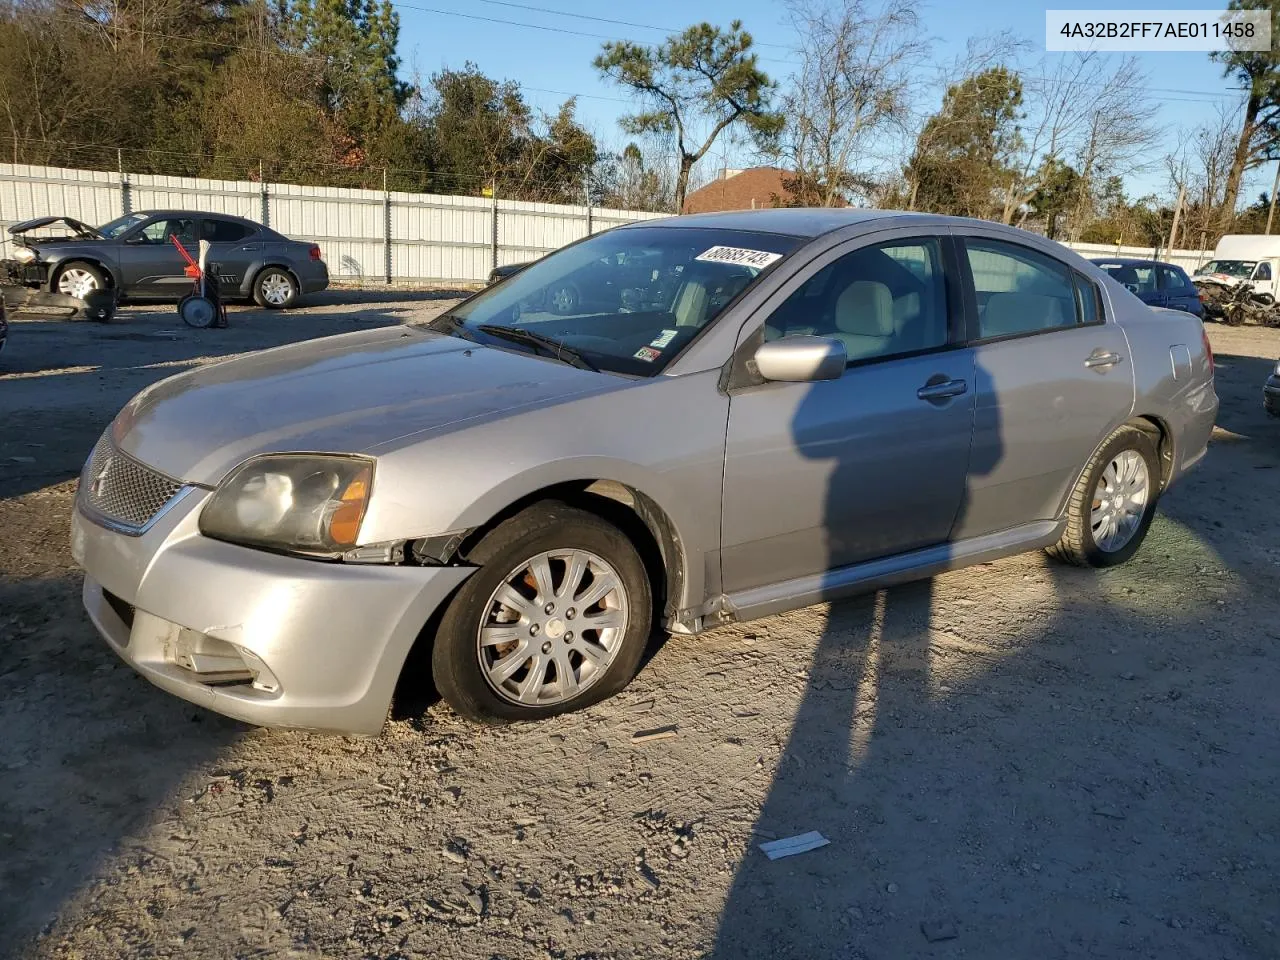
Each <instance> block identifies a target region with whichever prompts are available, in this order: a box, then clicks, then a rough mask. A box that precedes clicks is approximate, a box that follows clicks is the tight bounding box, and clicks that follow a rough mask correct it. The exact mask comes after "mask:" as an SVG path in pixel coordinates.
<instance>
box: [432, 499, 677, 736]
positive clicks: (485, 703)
mask: <svg viewBox="0 0 1280 960" xmlns="http://www.w3.org/2000/svg"><path fill="white" fill-rule="evenodd" d="M467 560H468V562H470V563H475V564H478V565H479V566H480V570H478V571H477V572H476V573H475V574H474V575H473V576H472V577H471V579H469V580H467V581H466V583H464V584H463V586H462V588H461V589H460V590H459V591H458V593H457V594H456V595H455V596H454V597H453V599H452V601H451V602H450V604H449V606H448V608H447V609H446V611H445V613H444V616H443V617H442V618H441V622H440V627H439V630H438V631H437V633H436V637H435V645H434V647H433V648H432V654H431V666H432V673H433V676H434V678H435V683H436V687H437V689H438V690H439V691H440V694H441V696H443V697H444V699H445V700H446V701H447V702H448V703H449V705H450V706H452V707H453V708H454V709H455V710H456V711H458V713H460V714H462V715H463V716H464V717H467V718H469V719H472V720H479V721H484V722H489V723H493V722H508V721H515V720H537V719H541V718H543V717H550V716H554V715H556V714H559V713H565V712H567V711H570V710H577V709H580V708H582V707H586V706H589V705H590V704H593V703H596V702H598V701H600V700H603V699H605V698H606V697H609V696H612V695H613V694H615V693H617V692H618V691H620V690H621V689H622V688H623V687H625V686H626V685H627V684H628V683H629V682H630V681H631V678H632V677H633V676H634V675H635V672H636V670H637V669H638V667H639V664H640V657H641V655H642V654H643V653H644V648H645V645H646V643H647V641H648V637H649V629H650V624H651V622H652V617H653V612H652V606H653V600H652V591H651V590H650V586H649V578H648V576H647V573H646V571H645V567H644V563H643V562H642V561H641V559H640V555H639V553H637V551H636V549H635V547H634V546H633V545H632V544H631V542H630V541H629V540H627V539H626V537H625V536H624V535H623V534H622V533H621V532H620V531H619V530H618V529H617V528H615V527H613V526H612V525H610V524H608V523H606V522H605V521H604V520H601V519H600V518H599V517H597V516H596V515H595V514H592V513H588V512H587V511H585V510H580V509H578V508H576V507H572V506H569V505H568V504H564V503H560V502H556V501H548V502H544V503H539V504H535V505H534V506H532V507H530V508H528V509H526V510H524V511H522V512H521V513H519V514H517V515H516V516H514V517H512V518H511V519H509V520H506V521H505V522H503V523H502V524H500V525H499V526H498V527H496V528H495V529H494V530H493V531H491V532H490V533H489V534H487V535H486V536H485V537H484V539H483V540H481V541H480V543H479V544H477V545H476V547H475V548H474V549H473V550H471V551H470V552H469V553H468V555H467Z"/></svg>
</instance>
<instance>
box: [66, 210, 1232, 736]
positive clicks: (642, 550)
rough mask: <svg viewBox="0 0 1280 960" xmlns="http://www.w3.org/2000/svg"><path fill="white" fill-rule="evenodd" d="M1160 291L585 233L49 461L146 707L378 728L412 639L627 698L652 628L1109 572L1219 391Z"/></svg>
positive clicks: (972, 233)
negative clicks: (67, 464)
mask: <svg viewBox="0 0 1280 960" xmlns="http://www.w3.org/2000/svg"><path fill="white" fill-rule="evenodd" d="M569 287H572V288H573V290H574V292H575V299H574V303H575V308H574V309H573V310H571V311H566V310H565V309H564V304H563V303H562V302H561V301H560V298H559V294H560V292H561V291H563V290H565V289H568V288H569ZM1161 313H1162V315H1159V316H1157V311H1154V310H1153V309H1152V308H1150V307H1148V306H1146V305H1145V304H1143V303H1142V302H1141V301H1140V300H1138V299H1137V298H1136V297H1135V296H1133V295H1132V294H1131V293H1129V292H1128V291H1127V290H1126V289H1125V288H1124V287H1123V286H1121V285H1120V284H1118V283H1116V282H1115V281H1113V280H1111V279H1110V278H1109V277H1107V276H1106V275H1105V274H1104V273H1102V272H1101V271H1100V270H1098V269H1097V268H1096V267H1095V266H1093V265H1092V264H1090V263H1089V262H1088V261H1086V260H1083V259H1081V258H1080V257H1078V256H1076V255H1075V254H1073V253H1071V252H1070V251H1068V250H1066V249H1064V248H1063V247H1061V246H1059V245H1057V244H1055V243H1052V242H1050V241H1047V240H1045V239H1043V238H1040V237H1036V236H1033V235H1031V234H1028V233H1023V232H1021V231H1018V230H1015V229H1012V228H1008V227H1003V226H999V225H995V224H990V223H983V222H978V221H971V220H959V219H948V218H942V217H934V216H926V215H919V214H899V213H890V212H877V211H851V210H838V211H837V210H768V211H752V212H742V213H729V214H714V215H706V216H693V217H679V218H675V219H670V220H665V221H658V222H654V221H647V222H644V223H640V224H636V225H631V226H627V227H623V228H620V229H616V230H611V231H609V232H607V233H603V234H598V235H596V236H593V237H590V238H588V239H585V240H583V241H580V242H578V243H576V244H574V245H572V246H570V247H567V248H565V249H563V250H561V251H559V252H557V253H555V254H553V255H552V256H549V257H547V258H544V259H543V260H540V261H538V262H537V263H534V264H532V265H530V266H528V267H527V268H525V269H524V270H521V271H520V272H518V273H516V274H514V275H512V276H509V277H507V278H506V279H504V280H501V281H500V282H498V283H496V284H494V285H492V286H490V287H488V288H487V289H485V290H484V291H483V292H481V293H478V294H477V295H475V296H474V297H472V298H470V299H469V300H467V301H465V302H464V303H462V304H461V305H459V306H457V307H455V308H454V309H453V310H452V311H451V312H450V313H448V314H445V315H443V316H441V317H439V318H437V319H436V320H434V321H432V322H431V323H430V324H428V325H425V326H421V327H418V326H404V327H390V328H382V329H378V330H372V331H366V332H359V333H354V334H350V335H346V336H340V337H332V338H328V339H322V340H313V341H310V342H307V343H301V344H296V345H293V346H288V347H283V348H279V349H274V350H268V351H264V352H262V353H259V354H256V355H253V356H249V357H244V358H240V359H234V360H228V361H225V362H221V363H218V364H214V365H211V366H207V367H203V368H201V369H197V370H193V371H189V372H186V373H182V374H179V375H178V376H176V377H172V378H170V379H168V380H165V381H162V382H160V383H158V384H156V385H154V386H152V387H150V388H148V389H147V390H144V391H143V392H142V393H140V394H139V395H138V396H137V397H135V398H134V399H133V400H132V401H131V402H130V403H129V404H128V405H127V406H126V407H125V408H124V409H123V410H122V411H121V412H120V413H119V415H118V416H117V417H116V418H115V420H114V422H113V423H112V424H111V425H110V427H109V428H108V429H107V431H106V432H105V433H104V434H103V436H102V438H101V440H100V441H99V442H98V444H97V446H96V447H95V448H94V450H93V451H92V453H91V455H90V456H89V459H88V462H87V463H86V465H85V469H84V473H83V476H82V478H81V483H80V490H79V494H78V498H77V509H76V511H75V517H74V523H73V529H72V545H73V552H74V555H75V557H76V558H77V560H78V562H79V563H80V564H81V565H82V566H83V567H84V569H85V571H86V577H85V583H84V602H85V605H86V607H87V608H88V611H89V615H90V617H91V618H92V619H93V622H94V623H95V624H96V625H97V627H98V629H99V630H100V631H101V633H102V634H103V636H104V637H105V638H106V640H107V642H108V643H109V644H110V645H111V647H112V648H113V649H114V650H115V651H116V652H117V653H118V654H119V655H120V656H121V657H123V658H124V659H125V660H126V661H127V662H128V663H129V664H131V665H132V666H133V667H134V668H135V669H136V670H138V671H139V672H140V673H142V674H143V675H144V676H145V677H147V678H148V679H149V680H151V681H152V682H153V683H155V684H156V685H157V686H160V687H162V688H163V689H165V690H168V691H170V692H171V693H174V694H177V695H178V696H180V697H184V698H186V699H188V700H191V701H193V702H195V703H199V704H203V705H204V706H207V707H209V708H211V709H213V710H218V711H221V712H222V713H225V714H228V715H230V716H233V717H238V718H241V719H243V720H246V721H249V722H251V723H259V724H282V725H288V726H294V727H307V728H319V729H329V730H343V731H352V732H362V733H376V732H377V731H378V730H379V729H380V728H381V726H382V724H383V721H384V719H385V717H386V716H387V712H388V706H389V705H390V703H391V700H392V696H393V694H394V693H395V692H396V690H397V683H398V681H399V680H400V678H401V674H402V671H403V668H404V665H405V663H406V660H407V658H408V657H409V656H410V654H411V653H415V654H416V655H418V656H421V657H426V658H428V659H429V660H430V662H431V664H432V674H433V679H434V682H435V685H436V686H437V688H438V689H439V691H440V693H441V694H442V695H443V696H444V698H445V699H446V700H447V701H448V702H449V703H450V704H451V705H452V706H453V707H454V708H455V709H457V710H458V711H459V712H460V713H462V714H463V715H465V716H467V717H471V718H475V719H482V720H523V719H535V718H539V717H546V716H549V715H552V714H556V713H559V712H562V711H566V710H571V709H575V708H579V707H582V706H585V705H587V704H590V703H593V702H595V701H598V700H600V699H602V698H604V697H607V696H609V695H611V694H613V693H616V692H618V691H619V690H621V689H622V688H623V687H624V686H625V685H626V684H627V683H628V681H629V680H630V679H631V677H632V676H633V675H634V673H635V672H636V670H637V669H638V665H639V663H640V660H641V655H642V653H643V651H644V649H645V647H646V644H647V643H649V641H650V639H651V637H652V635H653V633H654V631H659V630H665V631H669V632H676V633H684V634H696V633H700V632H702V631H704V630H707V629H709V628H712V627H714V626H716V625H718V624H723V623H727V622H731V621H735V620H744V619H748V618H752V617H759V616H763V615H766V614H771V613H776V612H778V611H781V610H786V609H789V608H793V607H799V606H802V605H805V604H810V603H814V602H816V601H819V600H830V599H835V598H839V597H843V596H846V595H849V594H853V593H856V592H859V591H866V590H871V589H875V588H879V587H882V586H886V585H888V584H892V583H897V582H900V581H904V580H908V579H912V578H918V577H927V576H931V575H934V574H936V573H939V572H941V571H944V570H949V569H953V568H956V567H962V566H965V565H967V564H972V563H978V562H984V561H988V560H991V559H993V558H996V557H1000V556H1004V555H1007V554H1012V553H1017V552H1020V551H1026V550H1032V549H1040V548H1047V549H1048V550H1049V551H1050V553H1051V554H1053V555H1054V556H1055V557H1057V558H1059V559H1061V560H1063V561H1067V562H1070V563H1076V564H1084V565H1091V566H1097V567H1105V566H1110V565H1113V564H1117V563H1122V562H1123V561H1125V560H1127V559H1128V558H1129V557H1131V556H1132V555H1133V554H1134V552H1135V551H1136V550H1137V549H1138V548H1139V545H1140V544H1141V543H1142V540H1143V537H1144V535H1145V534H1146V531H1147V528H1148V526H1149V525H1150V523H1151V520H1152V515H1153V513H1154V511H1155V508H1156V503H1157V500H1158V499H1159V497H1160V495H1161V494H1162V493H1163V492H1164V491H1165V490H1166V489H1167V488H1168V487H1169V485H1170V484H1172V483H1174V482H1176V481H1177V480H1178V478H1179V477H1180V476H1182V474H1183V473H1184V472H1185V471H1186V470H1187V469H1189V468H1190V467H1191V466H1193V465H1194V464H1195V463H1196V462H1197V461H1198V460H1200V458H1201V457H1203V456H1204V455H1205V450H1206V444H1207V442H1208V438H1209V434H1210V431H1211V430H1212V427H1213V422H1214V417H1215V414H1216V412H1217V407H1218V400H1217V396H1216V395H1215V393H1214V387H1213V358H1212V355H1211V353H1210V350H1209V346H1208V343H1207V340H1206V339H1205V336H1204V331H1203V328H1202V327H1201V325H1200V321H1198V320H1197V319H1195V318H1194V317H1192V316H1190V315H1188V314H1185V313H1175V312H1171V311H1162V312H1161Z"/></svg>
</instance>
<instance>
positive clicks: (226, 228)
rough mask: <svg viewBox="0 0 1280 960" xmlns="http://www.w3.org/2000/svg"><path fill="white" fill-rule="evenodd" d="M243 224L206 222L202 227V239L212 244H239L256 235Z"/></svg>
mask: <svg viewBox="0 0 1280 960" xmlns="http://www.w3.org/2000/svg"><path fill="white" fill-rule="evenodd" d="M255 232H256V231H255V230H252V229H251V228H249V227H248V226H246V225H245V224H243V223H236V222H235V221H233V220H204V221H202V222H201V225H200V237H201V239H203V240H208V241H209V242H210V243H239V242H240V241H241V240H243V239H244V238H245V237H247V236H249V235H250V234H252V233H255Z"/></svg>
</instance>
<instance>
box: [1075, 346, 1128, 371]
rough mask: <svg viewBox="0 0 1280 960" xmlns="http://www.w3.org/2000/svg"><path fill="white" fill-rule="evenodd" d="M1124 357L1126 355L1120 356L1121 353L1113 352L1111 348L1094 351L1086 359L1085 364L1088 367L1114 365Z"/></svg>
mask: <svg viewBox="0 0 1280 960" xmlns="http://www.w3.org/2000/svg"><path fill="white" fill-rule="evenodd" d="M1123 359H1124V357H1122V356H1120V354H1118V353H1113V352H1111V351H1109V350H1108V351H1094V352H1093V353H1091V354H1089V356H1088V357H1087V358H1086V359H1085V361H1084V365H1085V366H1086V367H1092V368H1099V367H1114V366H1115V365H1116V364H1117V363H1119V362H1120V361H1121V360H1123Z"/></svg>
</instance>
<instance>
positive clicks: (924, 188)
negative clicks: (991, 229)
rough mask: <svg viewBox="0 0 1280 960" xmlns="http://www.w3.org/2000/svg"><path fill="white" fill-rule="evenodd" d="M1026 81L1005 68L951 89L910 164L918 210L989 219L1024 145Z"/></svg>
mask: <svg viewBox="0 0 1280 960" xmlns="http://www.w3.org/2000/svg"><path fill="white" fill-rule="evenodd" d="M1021 106H1022V81H1021V80H1019V79H1018V76H1017V74H1015V73H1013V72H1011V71H1010V70H1008V69H1006V68H1005V67H993V68H991V69H988V70H984V71H982V72H981V73H977V74H974V75H972V76H969V77H966V78H965V79H964V80H962V81H960V82H959V83H957V84H953V85H952V86H950V87H949V88H948V89H947V92H946V94H945V95H944V97H943V100H942V108H941V109H940V110H939V111H938V112H937V113H936V114H934V115H933V116H932V117H930V118H929V120H928V121H927V122H926V123H925V125H924V129H922V130H921V131H920V135H919V137H918V138H917V139H916V148H915V152H914V153H913V154H912V156H911V159H910V161H909V162H908V163H907V168H906V177H907V181H908V183H910V184H911V185H912V191H913V193H914V197H915V208H916V209H918V210H927V211H931V212H934V213H946V214H953V215H958V216H968V217H991V216H993V215H994V212H995V209H996V206H997V204H998V202H999V198H998V195H997V194H998V191H999V190H1000V189H1001V188H1002V187H1003V186H1004V185H1005V184H1006V183H1007V182H1008V180H1009V177H1010V176H1012V170H1011V169H1010V163H1011V159H1012V158H1013V156H1014V155H1015V154H1016V153H1017V151H1018V150H1019V149H1020V148H1021V146H1022V140H1021V137H1020V135H1019V132H1018V120H1019V108H1020V107H1021Z"/></svg>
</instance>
